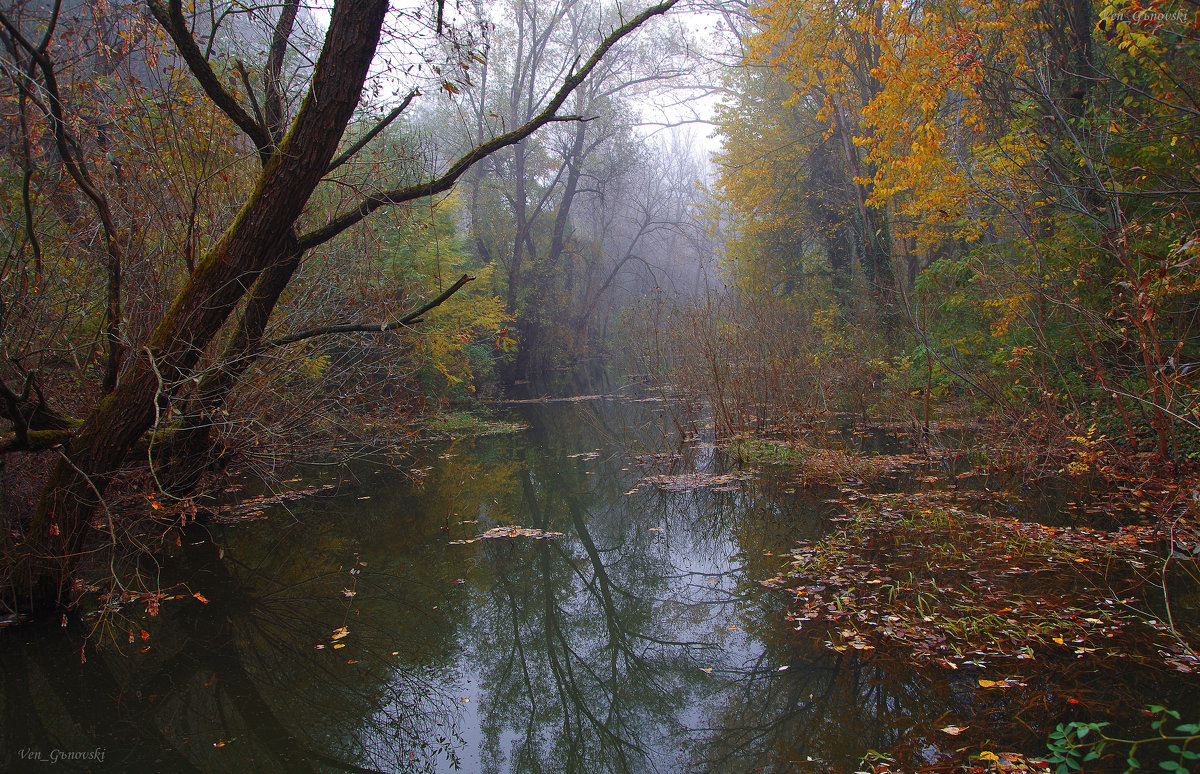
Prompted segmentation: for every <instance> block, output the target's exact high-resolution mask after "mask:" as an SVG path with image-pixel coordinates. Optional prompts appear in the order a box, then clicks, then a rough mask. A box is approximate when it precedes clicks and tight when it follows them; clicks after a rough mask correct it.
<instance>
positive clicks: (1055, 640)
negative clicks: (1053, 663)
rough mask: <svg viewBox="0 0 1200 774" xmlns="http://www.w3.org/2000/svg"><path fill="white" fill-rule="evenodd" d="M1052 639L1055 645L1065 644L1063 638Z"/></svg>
mask: <svg viewBox="0 0 1200 774" xmlns="http://www.w3.org/2000/svg"><path fill="white" fill-rule="evenodd" d="M1050 639H1051V640H1052V641H1053V642H1054V644H1055V645H1062V644H1063V638H1062V637H1051V638H1050Z"/></svg>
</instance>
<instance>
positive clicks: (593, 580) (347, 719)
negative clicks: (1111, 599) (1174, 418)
mask: <svg viewBox="0 0 1200 774" xmlns="http://www.w3.org/2000/svg"><path fill="white" fill-rule="evenodd" d="M509 408H510V409H511V412H512V414H514V415H515V418H517V419H519V420H520V421H522V422H524V423H526V424H528V429H526V430H525V431H524V432H522V433H520V434H517V435H497V436H490V437H480V438H474V439H465V440H459V441H454V442H446V443H439V444H434V445H431V446H430V447H429V448H428V449H424V450H421V451H418V452H416V453H415V454H414V456H411V457H407V458H405V459H404V460H403V464H401V465H399V466H395V465H389V464H385V463H383V462H380V461H379V460H377V459H372V458H371V457H370V456H369V455H368V456H364V457H363V458H362V459H358V460H356V461H354V462H351V463H348V464H343V465H338V466H330V467H328V468H321V467H314V468H312V469H308V470H306V471H305V472H304V474H303V479H304V480H303V481H299V480H297V481H293V482H291V483H290V484H289V485H291V486H296V487H300V486H305V485H311V484H314V483H322V484H334V485H335V487H334V488H331V489H329V490H326V491H325V492H324V493H322V494H320V495H317V496H314V497H310V498H307V499H304V500H298V501H295V502H292V503H290V504H287V505H284V506H278V507H276V508H274V509H272V510H271V511H270V512H269V513H268V515H269V518H266V519H262V520H255V521H251V522H247V523H240V524H234V525H224V526H219V525H218V526H209V527H207V528H200V527H198V526H189V527H188V529H187V531H186V532H185V533H184V537H183V539H182V540H181V545H180V547H179V549H178V550H177V551H176V553H175V555H174V556H173V557H172V558H171V559H170V560H169V561H166V562H165V563H164V564H163V566H162V567H161V568H159V569H158V570H157V572H158V573H160V575H159V577H158V578H157V582H158V583H159V584H160V585H161V586H162V587H163V588H169V589H172V590H173V596H177V597H178V598H176V599H171V600H167V601H162V602H161V605H160V608H159V610H158V611H157V615H154V616H150V615H147V614H146V610H145V606H144V605H131V606H128V607H127V608H126V609H124V610H122V611H121V612H120V614H119V615H120V616H123V619H121V620H122V623H121V625H125V626H131V627H132V628H131V631H133V632H135V634H134V635H131V636H130V637H129V638H125V637H124V635H121V638H120V639H119V641H118V642H117V643H116V644H105V645H103V646H100V647H96V644H95V643H96V642H99V641H101V640H103V639H105V638H104V635H105V632H104V631H92V634H91V640H90V641H89V644H87V645H86V646H85V645H84V641H83V637H84V635H85V633H87V632H89V631H91V629H92V627H94V626H95V622H94V621H87V622H84V623H82V624H77V623H71V624H69V625H68V626H67V628H66V630H64V629H63V628H61V627H59V626H57V625H55V626H48V625H43V626H25V627H19V628H10V629H7V630H2V631H0V659H2V663H3V673H4V674H3V694H2V698H0V701H2V705H0V709H2V713H3V714H2V716H0V717H3V747H2V749H0V764H2V765H3V766H4V767H5V770H13V771H20V770H39V771H40V770H45V767H46V765H47V763H54V764H55V766H54V769H53V770H56V771H59V770H61V771H71V770H111V771H171V772H188V771H203V772H209V771H221V772H226V771H246V772H270V771H281V772H304V771H313V772H316V771H330V772H334V771H352V772H362V771H388V772H400V771H404V772H407V771H434V772H443V771H457V770H461V771H468V772H474V771H486V772H543V771H545V772H558V771H580V772H593V771H622V772H624V771H629V772H642V771H647V772H693V771H718V772H740V771H825V770H842V771H852V770H854V768H855V767H857V766H858V764H859V761H860V760H861V759H862V758H863V757H864V755H867V754H868V752H869V751H870V750H886V749H889V748H891V747H892V746H894V745H896V744H898V743H899V742H901V741H902V740H909V743H910V746H911V740H912V739H913V738H914V733H913V729H934V728H936V727H938V726H939V725H945V724H946V723H947V722H948V721H946V720H945V718H947V717H948V716H949V715H951V714H952V713H953V712H954V711H955V710H956V709H961V708H962V707H963V706H964V705H971V704H975V703H978V702H981V701H986V702H990V703H991V705H992V706H991V709H990V710H989V711H991V712H994V713H997V714H1005V713H1009V714H1011V713H1020V712H1024V711H1025V710H1024V709H1022V707H1021V706H1020V702H1022V701H1029V702H1033V701H1034V699H1036V695H1037V694H1036V692H1037V690H1038V689H1037V687H1036V686H1035V687H1034V688H1031V689H1030V691H1031V695H1026V696H1022V697H1019V698H1018V697H1017V695H1016V694H1015V693H1014V694H1012V695H1011V697H1006V698H1005V699H1003V700H998V699H996V698H995V697H991V696H989V697H985V698H983V699H981V698H980V697H979V696H978V692H977V691H974V690H972V685H971V682H972V681H971V679H970V678H967V677H962V676H956V675H953V674H946V675H942V676H940V677H931V676H930V675H929V674H927V673H920V672H916V671H911V670H906V669H905V668H903V667H902V666H900V665H898V664H895V663H890V662H887V661H886V660H883V659H874V660H872V659H866V658H861V657H860V654H855V653H839V652H835V651H833V650H831V649H830V648H828V647H825V645H824V643H823V642H821V641H819V640H811V639H803V638H800V637H799V635H798V634H797V633H796V631H795V628H794V627H793V626H792V624H791V623H790V622H789V621H787V620H786V619H785V616H784V613H785V606H786V603H787V601H788V600H787V598H786V597H785V596H784V595H782V594H780V593H779V592H777V591H773V590H771V589H768V588H764V586H763V585H762V584H761V583H760V581H762V580H763V579H765V578H769V577H771V576H772V575H774V574H775V573H777V572H778V571H779V568H780V566H781V561H780V555H781V554H784V553H785V552H787V551H788V550H789V549H790V548H791V547H792V546H794V544H795V541H796V540H800V539H810V540H811V539H814V538H817V537H819V536H820V535H822V534H824V532H825V531H827V530H828V528H829V520H830V519H831V518H832V517H834V516H836V515H837V513H838V506H837V505H836V504H835V503H831V502H830V501H831V500H833V499H835V496H836V490H829V489H822V488H820V487H814V488H803V487H795V486H792V485H789V484H788V483H787V482H786V481H784V480H774V479H772V478H771V477H769V476H764V477H762V478H760V479H757V480H750V481H737V480H734V481H731V482H729V483H728V484H727V485H723V486H718V487H715V490H716V491H714V488H706V489H691V490H687V489H684V490H683V491H662V490H661V489H659V488H657V487H654V486H649V485H645V484H644V483H642V482H643V481H644V479H645V478H646V477H647V476H648V475H651V474H668V473H693V472H697V471H699V472H701V473H720V472H724V469H723V468H722V467H721V466H722V459H721V456H720V455H719V454H718V453H717V452H716V451H715V450H714V449H713V448H712V447H711V445H709V444H706V443H704V442H703V439H699V440H700V442H698V443H697V442H693V443H690V444H687V445H684V446H681V445H680V444H679V443H678V442H677V440H675V439H677V438H678V436H677V434H674V433H672V432H668V431H666V430H664V428H666V427H669V426H670V423H669V421H668V420H667V418H666V413H665V407H664V405H663V404H662V403H661V402H657V401H654V400H647V399H631V398H622V397H619V396H607V397H594V396H593V397H589V398H585V399H583V400H571V401H545V402H514V403H512V404H511V405H510V407H509ZM680 449H683V450H684V453H683V454H680V453H679V452H680ZM639 484H642V485H640V486H639ZM506 525H520V526H521V527H523V528H527V529H528V530H531V531H534V532H528V533H525V534H524V535H521V536H516V537H501V538H496V539H477V538H479V536H481V535H483V534H484V533H486V532H487V531H488V530H489V529H492V528H495V527H499V526H506ZM560 533H561V534H560ZM184 579H186V586H182V585H177V584H181V583H183V581H184ZM1081 679H1082V680H1084V681H1087V682H1088V683H1089V688H1088V690H1090V691H1092V692H1093V693H1095V692H1096V691H1097V690H1101V691H1103V690H1107V688H1104V687H1102V686H1098V685H1097V684H1099V683H1104V682H1106V680H1105V678H1103V677H1102V676H1100V675H1096V674H1092V675H1089V676H1086V677H1083V678H1081ZM1137 685H1138V686H1140V687H1139V688H1138V690H1140V691H1142V692H1143V693H1144V696H1142V697H1140V698H1143V699H1145V700H1146V701H1149V700H1151V699H1162V700H1163V701H1166V700H1169V699H1171V698H1174V699H1176V700H1179V701H1183V700H1184V699H1183V698H1182V697H1181V696H1180V688H1179V685H1178V684H1177V683H1172V682H1171V678H1170V677H1169V676H1167V677H1165V678H1162V677H1155V676H1146V677H1138V678H1137ZM1183 695H1184V696H1186V695H1187V694H1186V691H1185V692H1184V694H1183ZM1115 696H1116V694H1113V697H1115ZM1005 702H1010V703H1008V704H1006V703H1005ZM936 737H937V735H936V734H935V733H933V732H932V731H930V733H929V734H927V735H926V734H924V733H923V732H922V733H918V734H916V736H915V738H917V739H919V740H921V739H929V740H936ZM942 741H943V742H945V743H946V744H951V743H952V742H953V740H952V739H949V738H948V737H947V738H946V739H945V740H942ZM935 744H936V741H924V742H919V743H918V746H919V745H925V746H927V747H931V748H932V747H933V746H934V745H935ZM1024 744H1025V745H1026V746H1027V747H1030V748H1031V750H1030V751H1031V752H1037V751H1038V750H1039V749H1044V744H1043V742H1042V741H1041V739H1039V738H1037V737H1036V734H1030V735H1029V738H1027V739H1025V740H1024ZM934 752H935V751H934V750H932V749H928V750H925V751H924V752H920V751H918V753H919V755H925V756H926V758H928V759H929V760H933V759H934V758H935V757H936V756H935V755H934ZM89 756H90V757H89ZM52 759H53V760H52Z"/></svg>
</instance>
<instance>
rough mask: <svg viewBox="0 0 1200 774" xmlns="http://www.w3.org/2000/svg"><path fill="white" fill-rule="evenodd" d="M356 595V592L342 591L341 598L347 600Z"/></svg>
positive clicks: (350, 590)
mask: <svg viewBox="0 0 1200 774" xmlns="http://www.w3.org/2000/svg"><path fill="white" fill-rule="evenodd" d="M357 593H358V592H357V591H354V590H352V589H342V596H344V597H346V598H347V599H348V598H350V597H352V596H354V595H355V594H357Z"/></svg>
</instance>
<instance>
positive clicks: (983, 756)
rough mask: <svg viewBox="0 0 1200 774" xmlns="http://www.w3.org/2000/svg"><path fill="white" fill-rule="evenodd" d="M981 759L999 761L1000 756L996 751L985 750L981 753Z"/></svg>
mask: <svg viewBox="0 0 1200 774" xmlns="http://www.w3.org/2000/svg"><path fill="white" fill-rule="evenodd" d="M979 760H981V761H998V760H1000V756H999V755H996V753H994V752H991V751H990V750H984V751H983V752H981V753H979Z"/></svg>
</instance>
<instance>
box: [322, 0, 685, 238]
mask: <svg viewBox="0 0 1200 774" xmlns="http://www.w3.org/2000/svg"><path fill="white" fill-rule="evenodd" d="M676 2H677V0H666V1H665V2H662V3H659V4H658V5H653V6H650V7H649V8H647V9H646V10H644V11H642V12H641V13H639V14H638V15H637V16H635V17H633V18H632V19H630V20H629V21H628V22H626V23H625V24H623V25H621V26H620V27H618V28H617V29H615V30H613V31H612V32H611V33H610V34H609V36H608V37H606V38H605V39H604V40H603V41H602V42H601V43H600V45H599V46H597V47H596V50H595V51H594V52H592V55H591V56H590V57H589V58H588V60H587V61H586V62H584V63H583V66H582V67H580V68H579V69H578V70H575V71H574V72H572V73H571V74H570V75H568V76H567V77H566V79H565V80H564V81H563V84H562V86H561V87H560V88H559V90H558V91H557V92H556V93H555V94H554V97H553V98H551V100H550V101H549V103H547V105H546V107H545V108H544V109H543V110H542V112H540V113H538V114H537V115H536V116H534V117H533V118H531V119H530V120H529V121H527V122H525V123H524V124H522V125H521V126H519V127H517V128H516V129H514V130H512V131H511V132H506V133H505V134H502V135H500V136H498V137H494V138H492V139H491V140H488V141H487V142H485V143H482V144H480V145H477V146H475V147H474V148H472V149H471V150H470V151H468V152H467V153H466V154H464V155H463V156H462V157H460V158H459V159H458V160H457V161H455V162H454V163H453V164H451V165H450V168H449V169H447V170H446V172H444V173H443V174H442V175H440V176H438V177H435V178H433V179H432V180H429V181H427V182H424V183H418V184H416V185H411V186H407V187H405V188H397V189H393V190H391V191H383V192H380V193H377V194H374V195H373V196H370V197H368V198H366V199H364V200H363V201H362V202H360V203H359V205H358V206H357V207H356V208H354V209H353V210H351V211H350V212H346V213H343V214H342V215H339V216H338V217H336V218H334V219H333V220H331V221H330V222H329V223H327V224H325V225H324V226H321V227H320V228H317V229H315V230H313V231H310V232H309V233H307V234H304V235H303V236H301V237H300V246H301V248H302V249H305V250H307V249H309V248H312V247H315V246H316V245H320V244H324V243H325V242H328V241H329V240H330V239H333V238H334V237H335V236H337V235H338V234H340V233H342V232H343V231H345V230H346V229H347V228H349V227H350V226H353V225H354V224H355V223H358V222H359V221H361V220H362V219H363V218H365V217H367V216H368V215H370V214H371V213H372V212H374V211H375V210H377V209H379V208H380V207H384V206H387V205H391V204H400V203H403V202H408V201H412V200H413V199H420V198H423V197H426V196H433V195H434V194H438V193H442V192H443V191H447V190H449V189H450V188H451V187H452V186H453V185H454V184H455V183H456V182H458V179H459V178H460V177H462V176H463V174H465V173H466V171H467V170H468V169H470V168H471V167H472V166H474V165H475V164H476V163H477V162H478V161H480V160H482V159H484V158H487V157H488V156H490V155H491V154H493V153H495V152H496V151H498V150H501V149H502V148H507V147H508V146H510V145H515V144H517V143H518V142H520V141H521V140H523V139H525V138H526V137H528V136H529V135H531V134H533V133H534V132H536V131H537V130H538V129H540V128H541V127H543V126H545V125H546V124H548V123H550V122H552V121H556V120H562V119H561V118H559V117H558V116H557V113H558V110H559V108H561V107H562V105H563V103H564V102H566V100H567V97H569V96H570V95H571V93H572V92H574V91H575V89H576V88H578V87H579V85H580V84H581V83H583V82H584V80H585V79H586V78H587V77H588V75H589V74H590V73H591V72H592V70H594V69H596V65H598V64H599V63H600V60H601V59H603V57H604V55H605V54H606V53H608V50H609V49H611V48H612V47H613V46H615V45H616V44H617V43H618V42H620V40H621V39H622V38H624V37H625V36H627V35H629V34H630V33H631V32H633V31H634V30H636V29H637V28H638V27H640V26H641V25H642V24H643V23H645V22H646V21H647V20H648V19H651V18H653V17H655V16H658V15H660V14H663V13H666V12H667V11H668V10H670V8H671V7H672V6H673V5H675V3H676Z"/></svg>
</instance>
